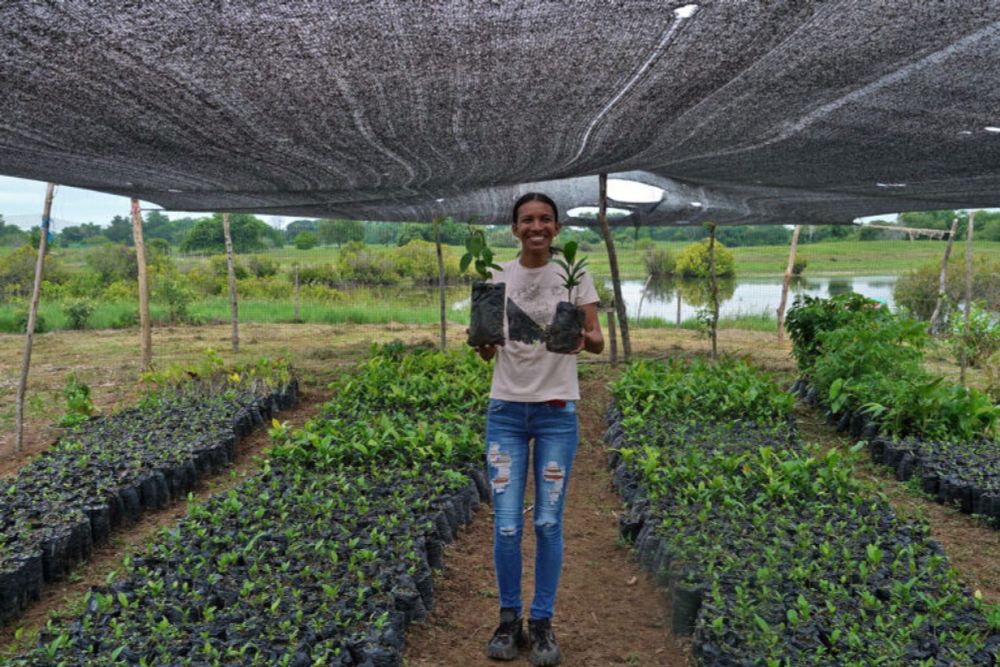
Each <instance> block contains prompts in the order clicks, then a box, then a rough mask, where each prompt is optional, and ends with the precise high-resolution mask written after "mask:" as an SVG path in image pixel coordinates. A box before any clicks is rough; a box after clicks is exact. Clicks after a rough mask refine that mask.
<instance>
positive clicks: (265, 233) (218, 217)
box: [181, 213, 284, 253]
mask: <svg viewBox="0 0 1000 667" xmlns="http://www.w3.org/2000/svg"><path fill="white" fill-rule="evenodd" d="M229 230H230V234H231V235H232V237H233V249H234V250H235V251H236V252H239V253H246V252H254V251H257V250H262V249H263V248H264V247H265V246H266V245H267V243H265V239H266V240H268V241H270V242H271V243H272V244H275V245H278V246H280V245H283V242H284V239H277V240H276V235H275V232H276V233H277V236H278V237H280V236H282V234H281V232H280V231H279V230H277V229H275V228H274V227H271V226H270V225H268V224H267V223H266V222H264V221H263V220H261V219H260V218H257V217H256V216H253V215H250V214H249V213H233V214H231V215H230V216H229ZM224 250H225V240H224V238H223V234H222V214H221V213H214V214H212V216H211V217H208V218H201V219H199V220H197V221H195V223H194V226H193V227H192V228H191V231H189V232H188V234H187V236H186V237H185V238H184V241H183V242H182V243H181V252H201V253H216V252H223V251H224Z"/></svg>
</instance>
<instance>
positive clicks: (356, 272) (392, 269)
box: [337, 241, 401, 285]
mask: <svg viewBox="0 0 1000 667" xmlns="http://www.w3.org/2000/svg"><path fill="white" fill-rule="evenodd" d="M337 269H338V270H339V272H340V275H341V277H342V278H343V279H344V280H346V281H348V282H353V283H360V284H364V285H394V284H396V283H398V282H399V280H400V277H401V276H400V274H399V269H398V268H397V266H396V263H395V262H393V261H392V259H391V258H390V257H387V256H385V255H382V254H379V253H378V252H376V251H375V250H374V249H372V248H367V247H366V246H365V245H364V244H363V243H361V242H359V241H350V242H349V243H347V244H346V245H345V246H344V247H343V248H341V249H340V251H339V252H338V253H337Z"/></svg>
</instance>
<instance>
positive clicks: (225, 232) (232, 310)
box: [222, 213, 240, 352]
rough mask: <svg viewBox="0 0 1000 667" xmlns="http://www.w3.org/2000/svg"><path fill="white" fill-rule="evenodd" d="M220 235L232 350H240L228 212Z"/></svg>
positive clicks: (223, 215) (237, 308) (223, 218)
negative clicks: (222, 245)
mask: <svg viewBox="0 0 1000 667" xmlns="http://www.w3.org/2000/svg"><path fill="white" fill-rule="evenodd" d="M222 236H223V238H224V239H225V242H226V270H227V272H228V273H229V316H230V318H231V319H232V322H233V336H232V338H233V352H239V351H240V324H239V319H240V317H239V314H240V310H239V305H238V304H237V302H236V268H235V267H234V266H233V237H232V234H230V233H229V214H228V213H223V214H222Z"/></svg>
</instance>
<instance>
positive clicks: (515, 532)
mask: <svg viewBox="0 0 1000 667" xmlns="http://www.w3.org/2000/svg"><path fill="white" fill-rule="evenodd" d="M520 532H521V530H520V528H519V527H518V526H516V525H513V524H512V525H509V526H508V525H503V524H497V535H498V536H499V537H501V538H503V539H508V540H517V539H518V538H520Z"/></svg>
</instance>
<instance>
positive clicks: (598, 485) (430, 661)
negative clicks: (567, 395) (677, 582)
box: [404, 373, 690, 667]
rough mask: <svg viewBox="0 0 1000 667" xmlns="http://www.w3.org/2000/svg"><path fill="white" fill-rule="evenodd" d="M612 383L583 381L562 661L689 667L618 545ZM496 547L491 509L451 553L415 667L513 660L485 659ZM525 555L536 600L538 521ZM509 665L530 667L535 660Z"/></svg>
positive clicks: (573, 666) (560, 632) (568, 520)
mask: <svg viewBox="0 0 1000 667" xmlns="http://www.w3.org/2000/svg"><path fill="white" fill-rule="evenodd" d="M597 374H598V373H594V375H597ZM600 374H602V375H603V373H600ZM605 382H606V378H604V377H601V378H593V379H589V380H585V381H583V382H581V392H582V394H583V396H584V397H585V398H584V399H583V400H582V401H580V404H579V414H580V426H581V445H580V449H579V450H578V452H577V456H576V461H575V463H574V465H573V473H572V475H571V477H570V483H569V490H568V493H569V496H568V497H567V499H566V510H565V533H564V535H565V549H566V551H565V558H564V561H563V574H562V579H561V581H560V587H559V597H558V600H557V602H556V615H555V619H554V621H553V627H554V629H555V631H556V636H557V637H558V639H559V644H560V647H561V648H562V652H563V665H566V666H567V667H606V666H608V665H643V666H646V667H666V666H668V665H669V666H670V667H684V666H685V665H688V664H690V659H689V650H688V646H687V644H686V642H685V641H684V640H678V639H676V638H674V637H673V636H672V635H671V632H670V615H669V608H668V606H667V605H666V603H665V602H664V600H663V597H662V595H661V594H660V593H659V592H658V591H657V590H656V588H655V587H654V585H653V584H652V582H651V581H650V579H649V577H648V576H647V575H646V573H645V572H644V571H642V570H641V569H640V568H639V566H638V565H637V564H636V563H635V561H634V560H632V557H631V555H630V553H629V550H628V548H627V547H625V546H622V545H621V544H620V543H619V540H618V518H617V512H618V509H619V508H620V506H621V504H620V501H619V499H618V497H617V496H616V495H615V494H614V492H613V491H612V490H611V487H610V482H609V475H608V471H607V454H606V452H605V451H604V448H603V446H602V442H601V435H602V434H603V431H604V426H603V415H604V410H605V407H606V405H607V401H608V394H607V390H606V389H605V388H604V384H605ZM528 494H529V496H530V494H532V489H531V487H530V485H529V489H528ZM528 502H530V500H529V501H528ZM492 544H493V522H492V515H491V514H490V509H489V507H488V506H483V507H482V508H481V509H480V511H479V512H478V514H477V515H476V517H475V519H474V520H473V523H472V524H471V525H470V527H469V528H468V529H467V530H466V531H465V532H464V533H462V535H461V536H460V537H459V539H458V540H457V541H456V543H455V544H453V545H452V546H451V547H449V549H448V551H447V552H446V554H445V570H444V576H443V577H440V578H439V579H438V581H437V589H436V606H435V609H434V611H433V612H432V613H431V614H430V616H429V617H428V619H427V621H426V622H425V623H423V624H417V625H413V626H411V628H410V632H409V635H408V637H407V651H406V658H405V661H404V664H405V665H406V666H407V667H459V666H461V667H466V666H469V667H475V666H479V665H483V666H485V665H491V666H493V667H496V665H499V664H505V663H498V662H495V661H492V660H489V659H487V658H486V657H485V655H484V649H485V647H486V642H487V641H488V640H489V638H490V635H491V634H492V633H493V630H494V628H495V627H496V622H497V613H498V610H497V587H496V580H495V579H494V574H493V551H492ZM524 553H525V559H524V563H525V574H524V599H525V600H526V601H527V600H530V599H531V591H532V588H531V587H532V582H533V577H534V574H533V570H534V558H533V554H534V533H533V531H532V530H530V521H529V522H528V529H526V530H525V538H524ZM508 664H527V656H526V655H525V656H524V658H523V659H522V660H519V661H514V662H512V663H508Z"/></svg>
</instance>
